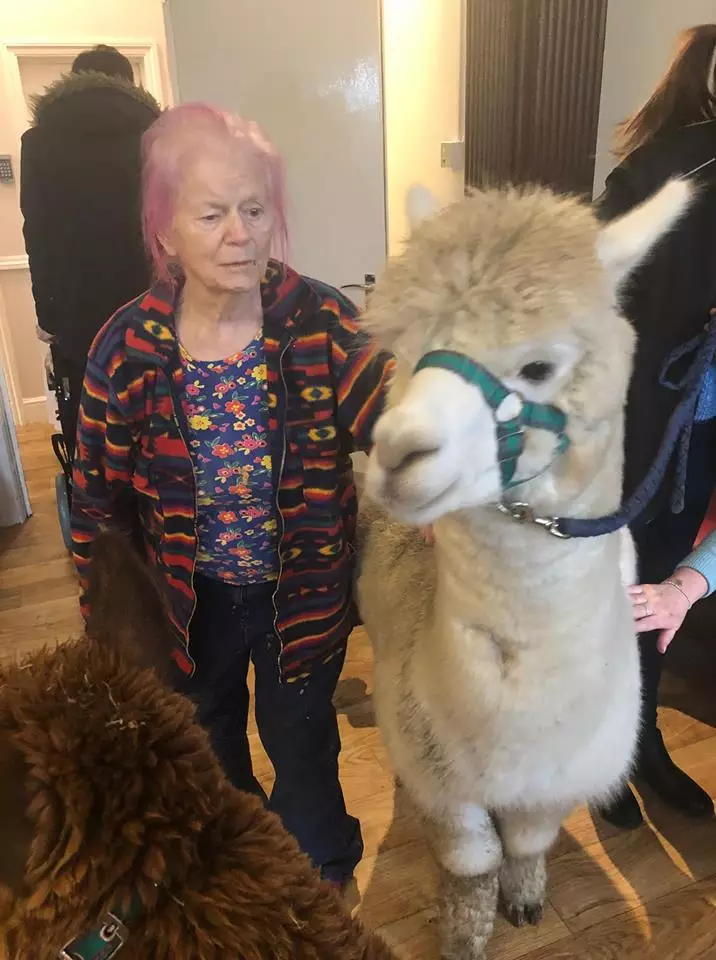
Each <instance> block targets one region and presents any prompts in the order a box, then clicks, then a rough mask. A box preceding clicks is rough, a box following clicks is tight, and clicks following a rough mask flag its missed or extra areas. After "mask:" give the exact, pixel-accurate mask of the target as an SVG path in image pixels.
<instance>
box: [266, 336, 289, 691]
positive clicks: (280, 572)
mask: <svg viewBox="0 0 716 960" xmlns="http://www.w3.org/2000/svg"><path fill="white" fill-rule="evenodd" d="M292 343H293V337H290V338H289V339H288V341H287V342H286V344H285V345H284V348H283V350H282V351H281V353H280V355H279V358H278V369H279V374H280V377H281V386H282V388H283V413H284V416H283V429H282V431H281V443H282V446H281V463H280V466H279V469H278V474H277V482H276V491H275V496H276V511H277V513H278V517H279V522H280V524H281V532H280V534H279V538H278V578H277V580H276V589H275V590H274V592H273V595H272V597H271V599H272V601H273V609H274V618H273V629H274V633H275V634H276V637H277V639H278V641H279V644H278V662H277V664H276V665H277V667H278V682H279V684H280V685H281V686H283V671H282V669H281V655H282V653H283V639H282V637H281V632H280V631H279V628H278V600H277V598H278V591H279V587H280V586H281V577H282V575H283V541H284V537H285V535H286V523H285V521H284V519H283V514H282V513H281V507H280V505H279V493H280V490H281V480H282V479H283V471H284V467H285V466H286V408H287V406H288V386H287V384H286V377H285V376H284V372H283V360H284V357H285V356H286V354H287V353H288V349H289V347H290V346H291V344H292Z"/></svg>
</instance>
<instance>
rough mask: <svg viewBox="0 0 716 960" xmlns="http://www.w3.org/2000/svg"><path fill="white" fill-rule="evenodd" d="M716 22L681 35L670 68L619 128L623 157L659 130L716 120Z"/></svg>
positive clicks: (617, 150) (617, 147)
mask: <svg viewBox="0 0 716 960" xmlns="http://www.w3.org/2000/svg"><path fill="white" fill-rule="evenodd" d="M714 55H716V23H704V24H702V25H701V26H699V27H692V28H691V29H690V30H684V31H683V33H681V34H679V38H678V43H677V48H676V53H675V55H674V58H673V60H672V61H671V65H670V66H669V69H668V70H667V71H666V73H665V74H664V76H663V78H662V80H661V82H660V83H659V85H658V86H657V88H656V89H655V90H654V92H653V93H652V95H651V96H650V97H649V99H648V100H647V102H646V103H645V104H644V106H643V107H642V108H641V109H640V110H638V111H637V112H636V113H635V114H634V115H633V116H632V117H629V119H628V120H624V122H623V123H620V124H619V126H618V127H617V130H616V137H615V146H614V153H615V154H616V156H617V157H618V158H619V159H620V160H623V159H624V158H625V157H628V156H629V154H630V153H633V152H634V151H635V150H636V149H637V148H638V147H643V146H644V144H646V143H649V142H650V141H651V140H653V139H654V137H655V136H657V134H659V133H663V132H665V131H667V130H674V129H677V128H678V127H685V126H687V125H688V124H690V123H700V122H702V121H704V120H714V119H716V90H715V89H714V84H716V65H715V64H714Z"/></svg>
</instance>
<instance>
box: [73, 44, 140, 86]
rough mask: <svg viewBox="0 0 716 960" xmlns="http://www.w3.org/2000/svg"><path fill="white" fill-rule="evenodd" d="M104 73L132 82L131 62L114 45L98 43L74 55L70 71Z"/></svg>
mask: <svg viewBox="0 0 716 960" xmlns="http://www.w3.org/2000/svg"><path fill="white" fill-rule="evenodd" d="M90 71H91V72H92V73H104V74H106V75H107V76H108V77H121V79H122V80H129V82H130V83H134V72H133V70H132V64H131V63H130V62H129V60H127V58H126V57H125V56H124V54H123V53H120V52H119V50H115V48H114V47H107V46H105V45H104V44H103V43H100V44H99V45H98V46H96V47H92V49H91V50H83V51H82V53H80V54H79V56H77V57H75V62H74V63H73V64H72V73H87V72H90Z"/></svg>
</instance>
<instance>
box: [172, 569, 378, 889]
mask: <svg viewBox="0 0 716 960" xmlns="http://www.w3.org/2000/svg"><path fill="white" fill-rule="evenodd" d="M194 585H195V588H196V592H197V607H196V611H195V613H194V618H193V620H192V623H191V628H190V642H191V647H190V651H191V655H192V657H193V658H194V661H195V663H196V671H195V674H194V676H193V677H191V678H187V677H182V678H181V679H178V680H177V682H176V688H177V689H178V690H179V691H180V692H181V693H183V694H185V695H186V696H188V697H189V698H190V699H191V700H193V701H194V703H195V704H196V706H197V719H198V721H199V723H200V724H201V725H202V726H203V727H205V729H206V730H207V731H208V733H209V736H210V738H211V743H212V746H213V748H214V752H215V753H216V756H217V758H218V760H219V763H220V764H221V766H222V767H223V769H224V772H225V773H226V776H227V777H228V779H229V780H230V781H231V782H232V783H233V784H234V786H236V787H238V788H239V789H240V790H245V791H247V792H249V793H254V794H258V795H259V796H260V797H262V798H263V800H264V801H265V803H266V805H267V806H268V808H269V809H270V810H272V811H274V813H277V814H278V815H279V817H280V818H281V820H282V821H283V824H284V826H285V827H286V829H287V830H288V831H289V832H290V833H292V834H293V836H294V837H295V838H296V839H297V840H298V843H299V845H300V846H301V849H302V850H303V851H304V852H305V853H306V854H308V856H309V857H310V858H311V860H312V861H313V863H314V864H315V866H316V867H317V868H319V869H320V871H321V874H322V876H323V877H324V879H326V880H333V881H338V882H344V881H346V880H348V879H349V878H350V877H351V876H352V874H353V870H354V869H355V867H356V865H357V864H358V862H359V861H360V859H361V856H362V855H363V841H362V838H361V831H360V824H359V823H358V821H357V820H356V819H355V818H354V817H350V816H348V813H347V812H346V806H345V800H344V798H343V791H342V789H341V785H340V782H339V779H338V755H339V753H340V749H341V741H340V736H339V733H338V721H337V718H336V711H335V709H334V707H333V701H332V698H333V694H334V693H335V689H336V685H337V683H338V679H339V677H340V673H341V670H342V669H343V662H344V660H345V650H343V651H342V652H341V653H340V654H339V655H337V656H336V657H334V658H333V660H331V661H330V662H329V663H327V664H318V665H316V666H315V667H313V668H312V669H311V672H310V674H309V676H308V678H307V679H306V680H305V681H303V680H302V681H296V682H294V683H281V682H280V677H279V654H280V644H279V640H278V638H277V636H276V634H275V631H274V607H273V601H272V594H273V589H274V587H273V585H272V584H258V585H255V586H254V585H252V586H238V585H237V586H234V585H232V584H226V583H221V582H219V581H217V580H212V579H209V578H207V577H203V576H201V575H197V576H196V577H195V583H194ZM249 660H253V664H254V672H255V713H256V724H257V727H258V731H259V736H260V738H261V742H262V743H263V746H264V749H265V750H266V753H267V754H268V757H269V759H270V761H271V763H272V764H273V767H274V770H275V772H276V781H275V785H274V788H273V791H272V793H271V796H270V798H267V797H266V795H265V793H264V791H263V790H262V788H261V786H260V785H259V783H258V781H257V780H256V778H255V777H254V772H253V768H252V764H251V754H250V751H249V741H248V737H247V734H246V727H247V723H248V716H249V691H248V687H247V684H246V679H247V674H248V669H249Z"/></svg>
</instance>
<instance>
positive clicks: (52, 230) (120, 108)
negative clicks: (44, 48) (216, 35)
mask: <svg viewBox="0 0 716 960" xmlns="http://www.w3.org/2000/svg"><path fill="white" fill-rule="evenodd" d="M159 113H160V108H159V105H158V104H157V102H156V101H155V100H154V99H153V98H152V97H151V96H150V95H149V94H148V93H147V92H146V91H145V90H142V89H141V88H139V87H137V86H135V85H134V81H133V73H132V66H131V64H130V62H129V60H127V58H126V57H124V56H122V54H121V53H119V51H117V50H115V49H114V48H113V47H103V46H100V47H95V48H94V49H92V50H87V51H85V52H84V53H81V54H80V55H79V56H78V57H77V59H76V60H75V62H74V63H73V65H72V72H71V73H70V74H68V75H67V76H65V77H63V78H62V79H60V80H59V81H58V82H57V83H55V84H53V85H52V86H50V87H49V88H48V89H47V90H46V92H45V93H44V94H43V95H42V96H40V97H38V98H37V100H36V101H35V104H34V117H33V120H34V123H33V126H32V127H31V128H30V129H29V130H28V131H27V132H26V133H25V134H24V136H23V138H22V153H21V181H20V206H21V209H22V213H23V216H24V218H25V224H24V235H25V247H26V249H27V253H28V257H29V261H30V275H31V279H32V291H33V296H34V299H35V311H36V314H37V322H38V326H39V328H40V335H41V337H42V339H46V340H49V341H50V343H51V351H52V361H53V367H54V372H55V378H56V379H57V380H58V381H59V382H61V383H62V382H64V383H65V384H66V386H68V387H69V399H68V402H67V403H65V404H61V405H60V418H61V425H62V432H63V434H64V436H65V440H66V443H67V446H68V454H69V457H70V462H71V460H72V457H73V453H74V442H75V431H76V423H77V410H78V404H79V398H80V393H81V389H82V379H83V376H84V368H85V361H86V359H87V354H88V353H89V348H90V345H91V343H92V341H93V339H94V337H95V335H96V334H97V332H98V331H99V330H100V328H101V327H102V326H103V324H104V323H105V322H106V321H107V320H108V319H109V317H110V316H111V315H112V314H113V313H114V312H115V311H116V310H117V309H118V308H119V307H121V306H123V305H124V304H125V303H127V302H128V301H130V300H132V299H133V298H134V297H136V296H138V295H139V294H140V293H142V291H143V290H145V289H147V287H148V286H149V283H150V280H151V274H150V269H149V265H148V261H147V257H146V255H145V251H144V245H143V242H142V232H141V225H140V217H139V209H140V182H141V173H140V171H141V163H140V140H141V137H142V134H143V133H144V132H145V130H147V128H148V127H150V126H151V124H152V123H153V122H154V121H155V120H156V118H157V117H158V116H159Z"/></svg>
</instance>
